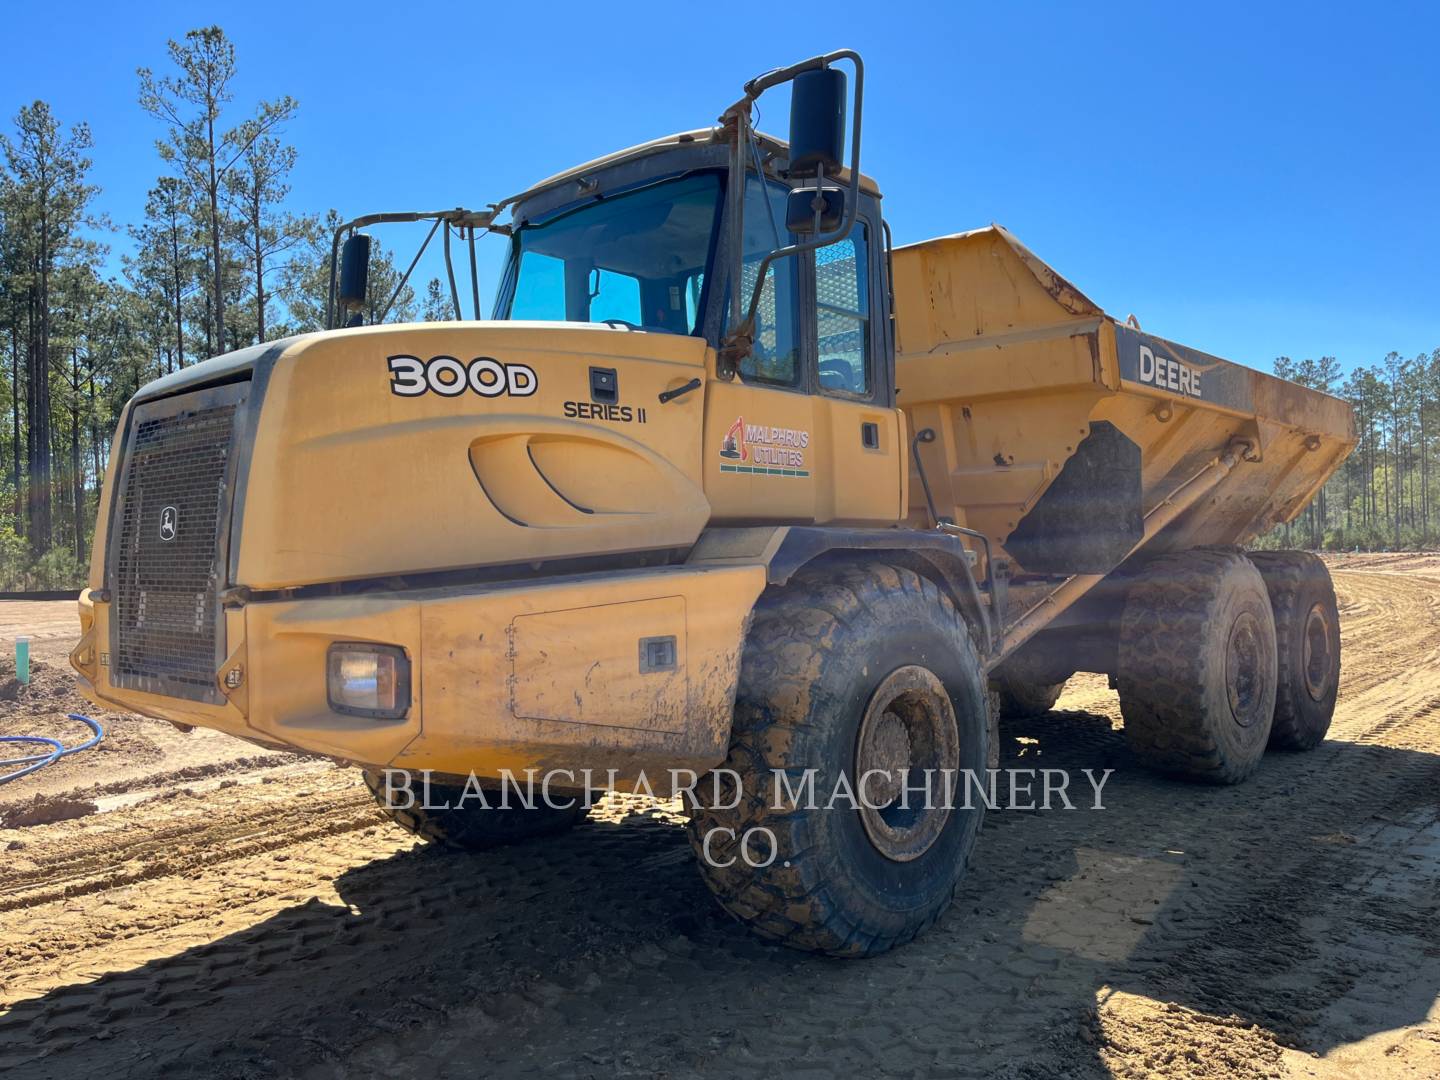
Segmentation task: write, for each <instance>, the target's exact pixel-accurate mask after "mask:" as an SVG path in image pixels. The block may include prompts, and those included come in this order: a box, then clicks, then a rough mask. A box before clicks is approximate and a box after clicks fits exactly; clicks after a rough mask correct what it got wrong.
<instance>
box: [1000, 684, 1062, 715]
mask: <svg viewBox="0 0 1440 1080" xmlns="http://www.w3.org/2000/svg"><path fill="white" fill-rule="evenodd" d="M990 685H991V687H992V688H994V690H995V694H996V696H997V697H998V698H999V699H1000V718H1001V719H1002V720H1023V719H1024V718H1026V717H1029V716H1043V715H1045V714H1046V713H1047V712H1049V711H1050V710H1051V709H1053V708H1054V707H1055V702H1057V701H1059V700H1060V695H1061V694H1063V693H1064V692H1065V683H1064V681H1061V682H1057V683H1049V684H1044V683H1035V682H1026V681H1023V680H1021V679H1018V678H1016V677H1014V676H1012V675H1007V674H1000V675H998V676H992V677H991V679H990Z"/></svg>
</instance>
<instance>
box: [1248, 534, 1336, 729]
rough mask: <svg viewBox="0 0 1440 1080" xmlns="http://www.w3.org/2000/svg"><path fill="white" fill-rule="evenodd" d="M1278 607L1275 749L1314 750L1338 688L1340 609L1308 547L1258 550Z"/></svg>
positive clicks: (1327, 576)
mask: <svg viewBox="0 0 1440 1080" xmlns="http://www.w3.org/2000/svg"><path fill="white" fill-rule="evenodd" d="M1250 561H1251V562H1252V563H1254V564H1255V568H1256V569H1257V570H1259V571H1260V576H1261V577H1262V578H1264V579H1265V588H1266V589H1267V590H1268V591H1269V593H1270V607H1271V609H1272V610H1273V611H1274V613H1275V643H1276V655H1277V657H1278V660H1279V664H1278V670H1279V674H1278V678H1277V680H1276V690H1275V724H1274V726H1273V727H1272V728H1271V729H1270V748H1271V749H1272V750H1313V749H1314V748H1315V747H1317V746H1319V745H1320V744H1321V743H1322V742H1324V741H1325V733H1326V732H1327V731H1329V730H1330V720H1331V718H1332V717H1333V716H1334V715H1335V698H1336V696H1337V694H1338V692H1339V689H1340V611H1339V608H1338V606H1337V605H1336V603H1335V586H1334V585H1333V584H1332V583H1331V581H1330V571H1329V570H1328V569H1327V568H1326V566H1325V563H1324V562H1323V561H1322V560H1321V559H1320V558H1319V557H1317V556H1315V555H1311V554H1310V553H1309V552H1308V551H1256V552H1252V553H1251V555H1250Z"/></svg>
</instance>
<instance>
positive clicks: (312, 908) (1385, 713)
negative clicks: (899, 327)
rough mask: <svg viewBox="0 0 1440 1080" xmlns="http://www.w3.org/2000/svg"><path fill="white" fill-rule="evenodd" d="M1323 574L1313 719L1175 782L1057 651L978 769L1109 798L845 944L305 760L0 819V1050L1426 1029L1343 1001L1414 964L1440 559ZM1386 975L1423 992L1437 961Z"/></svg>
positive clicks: (566, 1068) (173, 1055) (195, 1054)
mask: <svg viewBox="0 0 1440 1080" xmlns="http://www.w3.org/2000/svg"><path fill="white" fill-rule="evenodd" d="M1336 585H1337V590H1338V592H1339V594H1340V599H1341V603H1342V606H1343V614H1342V632H1343V634H1344V638H1345V640H1344V648H1345V669H1344V672H1343V674H1342V690H1341V698H1340V701H1341V705H1340V709H1339V711H1338V713H1337V717H1336V723H1335V727H1334V729H1333V732H1332V741H1330V742H1328V743H1326V744H1325V745H1324V746H1322V747H1321V748H1320V749H1319V750H1317V751H1315V752H1314V753H1311V754H1302V755H1290V754H1284V755H1271V756H1270V757H1269V758H1268V759H1267V761H1266V763H1265V765H1264V766H1263V767H1262V769H1261V770H1260V772H1259V773H1258V774H1257V775H1256V776H1255V777H1254V778H1253V779H1252V780H1251V781H1250V782H1249V783H1248V784H1246V785H1244V786H1242V787H1239V788H1233V789H1209V788H1196V787H1192V786H1187V785H1183V784H1177V783H1174V782H1171V781H1167V780H1164V779H1161V778H1157V777H1153V776H1151V775H1149V774H1147V773H1145V772H1143V771H1141V770H1139V769H1138V768H1136V767H1135V766H1134V765H1133V763H1131V762H1130V759H1129V755H1128V753H1127V751H1126V749H1125V747H1124V743H1123V737H1122V736H1121V734H1120V732H1119V730H1118V728H1119V720H1118V708H1117V705H1116V699H1115V697H1114V695H1113V693H1110V692H1109V691H1108V690H1106V688H1105V680H1104V679H1103V677H1084V676H1081V677H1077V678H1076V679H1075V680H1074V682H1073V683H1072V685H1071V687H1070V688H1069V690H1068V691H1067V694H1066V696H1065V697H1064V698H1063V699H1062V700H1061V703H1060V705H1061V707H1062V711H1058V712H1053V713H1051V714H1049V715H1048V716H1046V717H1042V718H1040V719H1038V720H1036V721H1029V722H1026V723H1025V724H1016V725H1009V726H1008V727H1007V728H1006V729H1005V732H1004V736H1005V740H1004V742H1005V746H1004V750H1005V764H1006V765H1008V766H1013V767H1019V768H1026V767H1051V768H1070V769H1080V768H1095V769H1100V768H1106V767H1112V768H1116V769H1117V770H1118V771H1117V773H1116V774H1115V776H1114V777H1113V778H1112V779H1111V781H1110V784H1109V786H1107V788H1106V791H1105V795H1106V799H1105V801H1106V805H1107V810H1106V811H1104V812H1091V811H1076V812H1073V813H1069V812H1052V813H1017V812H1009V813H1007V812H1001V813H995V814H992V815H990V818H989V819H988V820H987V826H986V829H985V832H984V834H983V836H982V838H981V842H980V848H979V851H978V855H977V859H978V861H977V865H976V867H975V868H974V870H973V871H972V873H971V875H970V877H969V878H968V879H967V880H966V882H965V883H964V885H963V886H962V889H961V891H960V894H959V896H958V897H957V901H956V904H955V905H954V907H953V908H952V909H951V911H950V912H949V913H947V915H946V916H945V917H944V918H942V919H941V921H940V922H939V924H937V926H936V927H935V928H934V929H933V930H932V931H931V932H930V933H929V934H927V935H926V936H925V937H924V938H922V939H920V940H919V941H917V942H916V943H915V944H913V945H911V946H909V947H907V948H905V949H901V950H898V951H896V952H895V953H892V954H888V955H886V956H883V957H880V958H877V959H875V960H871V961H866V962H863V963H845V962H838V961H829V960H825V959H820V958H815V957H810V956H805V955H802V954H797V953H793V952H790V951H788V950H784V949H780V948H775V947H770V946H766V945H762V944H760V943H759V942H757V941H755V940H753V939H752V938H751V937H750V936H749V935H748V934H747V933H746V932H745V931H744V930H743V928H741V927H739V926H738V925H736V924H734V923H731V922H730V921H729V920H728V919H727V918H725V917H724V916H723V914H722V913H721V912H720V911H719V910H718V909H717V908H716V907H715V906H714V904H713V902H712V901H711V900H710V897H709V895H708V893H707V892H706V891H705V889H704V886H703V885H702V884H701V882H700V880H699V877H698V875H697V874H696V873H695V870H694V868H693V866H692V865H691V863H690V856H689V851H688V847H687V845H686V843H685V839H684V837H683V835H682V833H681V831H680V830H679V829H678V828H676V827H675V825H676V822H677V820H678V818H677V816H676V815H675V814H674V813H673V812H672V811H671V810H669V809H667V808H666V807H663V806H660V807H657V806H656V805H655V804H653V803H649V802H646V801H645V800H638V799H612V800H610V801H609V802H607V803H606V804H605V805H604V806H603V807H601V808H600V809H599V810H598V811H597V812H596V813H595V819H596V820H594V821H592V822H591V823H588V824H586V825H584V826H582V827H581V828H580V829H578V830H576V832H574V833H573V834H570V835H569V836H566V837H562V838H558V839H554V840H550V841H547V842H543V843H539V844H534V845H529V846H522V847H518V848H513V849H509V850H506V851H502V852H494V853H489V854H487V855H483V856H473V857H467V856H455V855H450V854H447V853H441V852H437V851H432V850H428V849H417V848H415V847H414V845H413V843H412V842H411V840H410V839H409V838H408V837H406V836H405V835H404V834H403V833H400V832H399V831H398V830H395V829H393V828H391V827H390V826H388V825H381V824H379V822H380V820H381V819H380V818H379V816H378V814H377V813H376V812H375V811H374V810H373V808H371V806H370V803H369V799H368V795H366V794H365V793H364V791H363V789H362V788H360V786H359V784H358V780H357V778H356V776H355V774H354V773H352V772H346V771H342V770H338V769H334V768H330V767H327V766H322V765H318V764H314V763H302V764H301V765H297V766H293V767H281V768H278V769H271V770H267V771H266V772H265V775H266V776H268V778H269V779H270V780H271V782H270V783H263V782H261V780H260V779H259V777H258V774H257V775H256V776H249V775H247V774H246V773H244V772H240V773H236V774H234V776H235V777H236V778H238V779H239V780H240V781H241V782H240V783H238V784H236V785H235V786H232V787H225V788H223V789H220V790H216V791H211V792H208V793H205V794H203V795H201V796H197V797H190V796H185V795H177V796H175V797H172V798H167V799H162V800H157V801H154V802H148V803H144V804H140V805H132V806H125V807H122V808H120V809H116V810H114V811H111V812H109V813H104V814H100V815H96V816H92V817H90V818H87V819H82V820H80V821H72V822H60V823H56V824H52V825H47V826H40V827H36V828H33V829H26V830H10V831H7V832H4V833H0V850H3V849H4V847H5V843H6V841H7V840H9V839H10V838H11V837H12V836H14V837H16V838H18V839H20V840H21V842H23V843H25V844H26V847H25V848H23V849H20V850H19V851H7V852H6V853H5V854H6V860H7V861H6V862H5V863H4V865H3V866H0V908H5V909H4V910H0V956H3V964H0V1010H4V1011H0V1070H4V1071H5V1072H6V1075H7V1078H8V1077H11V1076H13V1077H18V1078H24V1077H29V1076H37V1077H39V1076H46V1077H48V1076H54V1075H57V1074H59V1073H62V1072H63V1073H64V1074H65V1075H76V1076H85V1075H92V1074H93V1075H104V1076H107V1077H127V1076H135V1077H142V1076H143V1077H150V1076H156V1075H173V1076H204V1077H207V1078H208V1077H240V1076H245V1077H258V1076H281V1075H284V1076H288V1075H298V1074H304V1075H313V1076H317V1077H318V1076H327V1077H328V1076H335V1077H340V1076H355V1075H362V1076H363V1075H382V1074H383V1075H387V1076H399V1077H407V1076H417V1077H418V1076H422V1075H423V1076H434V1075H446V1074H450V1073H455V1074H466V1075H474V1074H475V1073H477V1072H482V1073H484V1074H485V1075H520V1074H533V1073H535V1072H543V1073H547V1074H554V1075H561V1076H589V1075H609V1074H628V1075H656V1074H661V1073H663V1074H665V1075H669V1076H708V1075H715V1074H724V1075H727V1076H728V1075H740V1076H747V1075H754V1076H760V1075H773V1074H775V1073H776V1072H784V1073H785V1074H787V1075H799V1076H804V1075H807V1074H813V1075H816V1076H822V1075H832V1074H834V1073H836V1072H845V1071H851V1072H857V1073H859V1074H862V1075H868V1074H872V1073H874V1072H875V1070H876V1068H877V1065H879V1066H882V1067H883V1069H884V1071H886V1072H887V1073H890V1074H901V1075H905V1074H910V1075H956V1076H970V1075H974V1076H992V1075H1008V1076H1013V1077H1025V1078H1027V1080H1039V1078H1042V1077H1061V1076H1064V1077H1090V1076H1109V1075H1119V1076H1140V1075H1157V1074H1159V1075H1177V1076H1210V1075H1213V1076H1217V1077H1218V1076H1222V1075H1223V1076H1231V1075H1234V1076H1272V1075H1282V1074H1283V1073H1284V1072H1285V1069H1286V1066H1285V1060H1286V1059H1285V1058H1284V1055H1285V1054H1288V1053H1290V1051H1286V1050H1284V1049H1283V1045H1282V1044H1287V1043H1293V1044H1295V1045H1298V1046H1301V1047H1305V1048H1307V1049H1315V1050H1318V1051H1325V1050H1328V1049H1330V1048H1331V1045H1332V1043H1331V1041H1330V1040H1333V1038H1334V1035H1333V1032H1334V1031H1346V1032H1348V1034H1347V1038H1358V1037H1363V1036H1365V1035H1368V1034H1373V1033H1374V1031H1375V1030H1376V1025H1377V1024H1380V1023H1382V1022H1383V1023H1384V1024H1386V1025H1389V1026H1399V1025H1403V1024H1415V1025H1418V1026H1419V1028H1420V1030H1422V1031H1424V1030H1428V1029H1427V1028H1425V1027H1424V1022H1423V1016H1416V1015H1412V1013H1413V1008H1418V1006H1414V1007H1413V1008H1412V1007H1411V1006H1410V1005H1407V1004H1405V1003H1403V1002H1402V1003H1400V1004H1396V1003H1394V1002H1392V1003H1391V1007H1390V1008H1389V1009H1388V1010H1387V1014H1386V1016H1385V1018H1384V1020H1383V1021H1381V1020H1373V1019H1366V1018H1365V1016H1366V1014H1365V1013H1364V1012H1363V1010H1362V1009H1360V1008H1359V1007H1358V1006H1356V1007H1354V1008H1352V1002H1353V999H1355V997H1356V995H1357V994H1358V993H1361V992H1363V989H1364V987H1365V986H1367V985H1370V984H1374V985H1389V984H1390V983H1389V982H1387V980H1390V981H1394V979H1396V978H1398V976H1396V975H1395V972H1394V968H1395V967H1396V964H1397V960H1396V958H1395V955H1396V950H1399V953H1400V955H1402V956H1404V955H1411V954H1416V955H1422V954H1423V953H1424V950H1426V949H1430V950H1433V951H1434V952H1435V954H1436V957H1437V959H1436V960H1435V961H1433V962H1430V963H1431V964H1432V966H1434V967H1440V936H1437V930H1436V923H1437V919H1440V913H1437V912H1436V910H1435V907H1434V896H1435V895H1436V892H1437V889H1436V885H1437V884H1440V882H1434V881H1430V886H1431V889H1430V892H1429V894H1428V901H1427V896H1426V894H1424V893H1423V892H1421V893H1416V894H1414V895H1411V894H1409V893H1407V894H1405V895H1404V896H1403V898H1400V899H1397V897H1396V896H1395V895H1394V894H1393V892H1384V891H1383V890H1381V889H1380V887H1379V886H1378V885H1377V884H1376V883H1377V882H1381V883H1384V882H1388V881H1390V880H1391V879H1392V878H1393V879H1395V880H1398V881H1399V882H1401V884H1402V885H1403V886H1404V887H1405V888H1412V887H1413V886H1414V885H1415V883H1416V882H1417V881H1418V882H1420V883H1421V884H1424V883H1425V882H1427V881H1429V879H1427V878H1426V877H1425V874H1426V873H1428V872H1429V867H1430V864H1429V863H1427V862H1425V861H1424V858H1427V857H1428V856H1424V854H1423V853H1424V852H1425V851H1427V850H1428V849H1427V848H1424V847H1423V844H1421V841H1419V840H1417V839H1416V837H1420V838H1422V840H1423V838H1424V837H1425V836H1428V833H1426V831H1425V830H1426V829H1428V828H1430V827H1431V826H1430V825H1427V824H1426V823H1425V820H1424V814H1425V813H1426V807H1433V805H1434V797H1435V791H1436V790H1437V787H1440V768H1437V763H1440V756H1437V755H1440V721H1437V718H1436V700H1437V697H1440V693H1437V691H1440V682H1437V678H1436V676H1435V675H1433V674H1432V673H1430V672H1427V671H1425V670H1424V669H1423V668H1422V667H1420V664H1422V663H1424V662H1425V659H1424V658H1427V657H1429V658H1432V659H1433V658H1434V656H1435V650H1436V647H1437V617H1440V615H1437V613H1440V583H1437V582H1436V581H1434V580H1427V579H1418V580H1417V579H1416V578H1412V577H1406V576H1403V575H1400V574H1392V573H1385V574H1379V573H1360V572H1354V573H1352V572H1342V573H1338V574H1337V575H1336ZM1417 815H1418V816H1417ZM1397 823H1398V824H1397ZM1417 844H1420V845H1421V846H1418V847H1417ZM1417 852H1418V853H1419V854H1417ZM1397 866H1400V867H1403V868H1405V869H1406V871H1407V873H1406V874H1401V875H1400V876H1399V877H1398V878H1396V874H1397V873H1398V871H1397V870H1396V867H1397ZM1416 867H1418V868H1419V869H1418V870H1417V869H1415V868H1416ZM1407 874H1408V876H1407ZM52 875H59V876H60V877H61V878H62V879H63V884H62V883H61V882H57V883H49V882H48V879H49V878H50V877H51V876H52ZM1417 875H1418V876H1417ZM57 889H58V891H57ZM67 889H69V890H73V891H71V892H70V893H69V894H68V895H67V894H66V890H67ZM20 897H25V898H26V900H25V902H24V904H23V906H19V905H17V904H16V903H12V901H13V900H16V899H17V898H20ZM37 898H44V899H37ZM1402 900H1403V903H1402ZM6 905H9V906H8V908H7V907H6ZM1407 935H1408V936H1407ZM1407 949H1408V950H1409V951H1408V952H1407V951H1406V950H1407ZM1409 974H1410V981H1411V983H1412V985H1411V990H1412V995H1411V996H1412V998H1413V999H1414V1000H1415V1001H1421V1000H1428V1001H1433V999H1434V998H1435V996H1436V992H1437V990H1440V971H1435V972H1432V971H1431V968H1430V967H1426V966H1425V964H1423V963H1418V962H1417V963H1413V964H1412V965H1411V969H1410V973H1409ZM1417 981H1418V986H1417V985H1413V984H1415V983H1416V982H1417ZM1427 994H1428V998H1427V997H1426V995H1427ZM1347 1010H1348V1011H1347ZM1351 1013H1354V1016H1352V1017H1351V1018H1350V1019H1349V1020H1346V1019H1345V1017H1346V1016H1350V1014H1351ZM1356 1017H1358V1019H1357V1018H1356ZM1347 1024H1348V1025H1349V1026H1348V1027H1347ZM1367 1025H1368V1026H1367ZM1437 1034H1440V1033H1437ZM1432 1045H1435V1044H1432ZM1306 1060H1309V1059H1306ZM1362 1075H1363V1074H1362ZM1422 1075H1423V1073H1422Z"/></svg>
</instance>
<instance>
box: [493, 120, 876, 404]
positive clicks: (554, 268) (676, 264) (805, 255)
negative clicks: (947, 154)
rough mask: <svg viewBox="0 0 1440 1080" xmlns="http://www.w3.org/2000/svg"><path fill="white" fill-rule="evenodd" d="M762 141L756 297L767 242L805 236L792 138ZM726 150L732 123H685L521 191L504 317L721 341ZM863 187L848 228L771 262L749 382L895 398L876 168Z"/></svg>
mask: <svg viewBox="0 0 1440 1080" xmlns="http://www.w3.org/2000/svg"><path fill="white" fill-rule="evenodd" d="M754 142H755V148H756V150H757V151H758V157H759V160H760V162H761V163H762V165H763V167H764V177H763V179H762V177H761V175H760V174H759V173H757V172H756V170H755V169H754V167H753V165H752V166H751V167H750V168H749V169H748V170H747V173H746V179H745V205H744V212H743V229H744V238H743V245H744V247H743V251H744V254H743V260H742V263H741V265H742V267H743V271H742V281H741V296H742V297H744V298H748V297H749V296H750V294H751V292H752V290H753V288H754V285H755V279H756V274H757V272H758V270H759V267H760V264H761V263H762V262H763V261H764V259H765V256H767V255H768V254H770V253H771V252H772V251H774V250H776V249H778V248H783V247H785V246H787V245H790V244H795V243H797V242H798V241H799V240H800V239H801V237H800V236H799V235H798V234H796V233H794V232H791V231H790V230H789V229H788V228H787V203H788V201H789V199H790V196H791V192H792V191H793V190H796V189H795V188H794V187H793V186H792V182H790V181H789V180H788V179H787V178H786V169H785V164H786V161H787V154H788V151H787V148H786V146H785V144H784V143H782V142H780V141H779V140H776V139H773V138H770V137H769V136H765V135H760V134H758V133H757V134H756V136H755V139H754ZM727 157H728V148H727V145H726V143H725V142H724V141H723V129H719V128H717V129H712V130H702V131H694V132H685V133H683V134H679V135H674V136H670V137H668V138H666V139H659V140H656V141H654V142H650V143H646V144H644V145H642V146H638V147H634V148H632V149H629V150H625V151H622V152H620V153H618V154H614V155H611V156H610V157H608V158H604V159H601V160H600V161H597V162H592V163H589V164H587V165H582V166H579V167H578V168H576V169H572V170H569V171H568V172H566V173H563V174H561V175H559V176H557V177H553V178H551V179H549V180H546V181H544V182H542V183H541V184H539V185H537V186H536V187H535V188H533V189H532V191H531V193H530V194H528V195H525V196H521V198H520V200H519V201H518V202H517V204H516V206H515V209H514V212H513V225H512V232H511V236H510V253H509V257H508V259H507V261H506V265H505V271H504V276H503V278H502V281H501V285H500V289H499V292H498V294H497V297H496V304H495V311H494V318H496V319H507V320H508V319H543V320H556V321H566V322H592V323H606V324H609V325H613V326H619V327H625V328H629V329H634V330H645V331H651V332H663V333H674V334H687V335H694V336H697V337H703V338H705V339H706V340H707V341H708V342H709V344H710V345H712V346H713V347H715V348H717V349H719V348H720V347H721V346H722V344H723V342H724V339H725V336H726V334H727V332H728V331H729V330H730V328H731V325H732V319H731V316H730V313H731V311H732V308H733V297H732V295H731V292H730V289H731V282H730V280H729V278H730V277H731V276H732V275H731V274H729V273H727V272H726V267H729V266H731V265H733V260H732V259H731V258H730V257H729V255H730V252H729V251H728V245H729V244H730V243H732V242H733V241H732V240H731V232H730V229H729V222H728V220H727V217H726V215H727V211H728V200H727V190H726V185H727V180H728V175H727V171H726V159H727ZM860 192H861V194H860V200H859V203H860V205H859V207H858V209H857V213H856V220H855V223H854V225H853V226H852V228H851V230H850V232H849V234H848V236H846V237H845V238H844V239H841V240H837V241H836V242H835V243H832V244H830V245H828V246H825V247H821V248H818V249H816V250H813V251H805V252H801V253H799V254H796V255H792V256H789V257H787V258H782V259H776V260H774V261H772V262H771V263H770V264H769V266H768V267H767V269H766V272H765V283H764V286H763V288H762V290H761V294H760V301H759V303H758V304H757V306H756V317H755V329H754V337H753V341H752V344H751V348H750V352H749V353H748V354H747V355H745V356H743V357H741V358H740V360H739V362H738V364H737V365H736V371H735V374H736V375H737V376H738V377H739V379H740V380H742V381H744V382H748V383H753V384H755V385H758V386H766V387H771V388H781V389H787V390H791V391H793V392H799V393H807V394H824V395H828V396H834V397H837V398H844V399H850V400H863V401H871V402H875V403H877V404H885V405H887V406H889V405H893V400H894V398H893V388H892V382H893V380H892V377H891V365H892V363H893V349H892V348H891V343H890V318H889V311H888V305H887V303H886V302H885V298H886V297H887V296H888V295H889V289H888V285H887V266H886V259H885V244H884V240H883V238H884V236H885V227H884V224H883V221H882V219H881V216H880V195H879V192H878V191H877V190H876V189H875V187H874V185H873V183H871V182H870V181H869V180H868V178H864V179H862V182H861V187H860ZM717 281H718V284H717Z"/></svg>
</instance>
